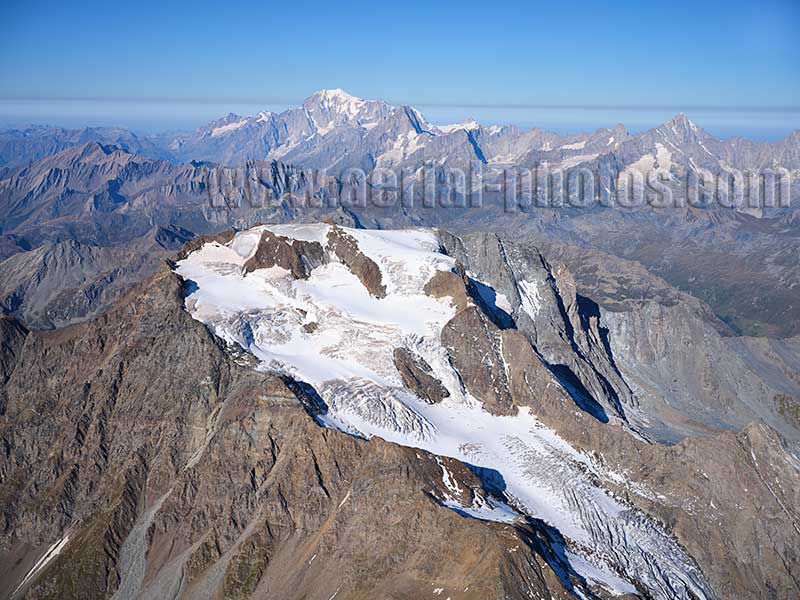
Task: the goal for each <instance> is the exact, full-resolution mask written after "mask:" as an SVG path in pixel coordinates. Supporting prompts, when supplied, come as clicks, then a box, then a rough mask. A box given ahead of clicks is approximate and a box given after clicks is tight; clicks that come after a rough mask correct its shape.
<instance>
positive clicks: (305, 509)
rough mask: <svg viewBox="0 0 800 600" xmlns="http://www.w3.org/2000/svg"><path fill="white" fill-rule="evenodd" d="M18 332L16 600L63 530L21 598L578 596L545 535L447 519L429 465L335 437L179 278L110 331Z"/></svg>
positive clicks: (466, 488)
mask: <svg viewBox="0 0 800 600" xmlns="http://www.w3.org/2000/svg"><path fill="white" fill-rule="evenodd" d="M4 324H5V325H4V327H3V330H2V331H3V343H2V346H0V347H2V349H3V363H2V364H3V365H6V366H8V369H7V371H8V375H9V378H8V381H7V382H6V383H5V384H4V385H3V390H4V393H5V394H7V396H6V397H7V398H8V399H9V404H8V406H7V411H6V413H5V415H3V416H2V418H0V436H2V439H3V442H4V443H3V446H2V454H1V455H0V472H2V475H3V477H2V479H1V480H0V498H2V507H3V509H2V523H3V527H2V530H0V595H2V596H4V597H5V596H8V595H10V594H11V592H12V591H13V590H14V589H15V588H16V587H17V586H18V585H19V583H20V582H21V581H22V580H23V579H24V577H25V575H26V573H28V571H29V570H30V569H31V568H32V567H33V565H34V563H35V562H36V561H37V560H38V559H39V558H40V557H41V556H42V555H43V554H44V552H45V550H46V549H47V548H48V547H50V546H51V545H52V544H54V542H57V541H58V540H61V539H64V536H67V541H66V543H65V544H64V545H63V548H62V549H61V550H60V553H59V554H58V555H57V556H55V557H54V558H53V559H52V560H50V561H49V562H48V563H47V564H46V566H45V568H43V569H42V570H41V571H40V572H38V573H37V574H36V576H35V577H32V578H31V579H29V580H28V582H26V583H25V585H24V586H23V587H22V589H20V591H19V593H18V594H17V597H22V596H24V597H26V598H58V599H62V598H102V597H105V598H108V597H111V596H112V595H114V594H115V591H116V593H117V595H116V596H114V597H115V598H120V599H122V598H126V599H129V598H133V597H134V596H135V595H136V594H141V595H142V597H148V598H152V597H162V596H164V595H172V593H173V592H175V593H177V594H178V595H180V596H181V597H184V598H204V597H243V598H287V599H291V598H297V599H300V598H321V599H323V600H326V599H327V598H330V597H332V596H333V595H334V594H337V591H338V595H339V596H341V597H344V598H398V599H400V598H421V597H428V596H431V595H432V594H433V592H434V590H436V589H438V588H441V589H442V590H443V592H442V593H446V594H449V595H451V597H454V598H455V597H458V598H468V599H475V600H483V599H486V598H490V599H491V598H496V599H498V600H499V599H500V598H513V599H515V600H523V599H524V598H527V597H528V591H533V592H534V593H535V594H538V595H541V596H542V597H547V598H550V597H555V598H559V599H565V598H567V597H569V594H568V593H567V592H566V590H565V589H564V587H563V586H562V584H561V581H560V579H559V578H558V577H557V576H556V575H555V573H553V571H551V570H550V569H549V568H548V567H546V566H544V563H543V561H542V560H541V559H540V558H539V556H538V554H537V551H536V548H540V547H541V542H540V541H539V538H538V536H539V535H540V534H539V533H537V532H536V530H535V529H534V528H531V527H528V526H524V525H522V526H520V527H511V526H503V525H500V524H496V523H487V522H481V521H478V520H474V519H468V518H465V517H463V516H460V515H458V514H456V513H455V512H453V511H452V510H450V509H447V508H445V507H442V506H440V504H439V502H438V501H437V500H436V498H442V497H445V495H446V493H447V490H446V489H445V488H444V487H443V483H442V471H441V467H440V466H439V463H437V461H436V460H434V458H433V457H431V456H430V455H429V454H427V453H425V452H423V451H417V450H413V449H409V448H403V447H400V446H396V445H393V444H389V443H386V442H383V441H381V440H379V439H375V440H372V441H369V442H366V441H363V440H359V439H356V438H353V437H350V436H347V435H345V434H342V433H340V432H337V431H333V430H330V429H324V428H321V427H319V426H318V425H317V424H315V423H314V421H313V420H312V419H311V418H310V417H309V416H308V415H307V414H306V412H305V411H304V410H303V408H302V405H301V403H300V402H299V401H298V400H297V398H296V397H295V395H294V394H293V393H292V392H291V391H290V389H289V388H287V387H286V385H285V384H284V383H283V382H282V381H280V380H279V379H276V378H274V377H272V376H269V375H266V374H263V373H258V372H256V371H254V370H252V369H251V368H249V367H247V366H240V365H239V364H238V362H241V361H242V358H243V357H242V356H238V357H237V356H236V355H230V356H234V358H235V360H232V359H231V358H230V357H229V354H228V352H227V351H226V350H225V349H224V348H223V347H222V346H221V345H220V342H219V341H217V340H215V339H214V338H213V337H212V336H211V335H210V334H209V333H208V331H207V330H206V329H205V328H204V327H203V326H202V325H201V324H200V323H198V322H196V321H194V320H192V319H191V318H190V317H189V315H188V314H187V313H186V312H185V310H184V308H183V293H182V283H181V281H180V280H179V279H178V278H177V277H176V276H174V275H172V274H171V273H169V272H168V271H164V272H162V273H160V274H159V275H158V276H157V277H156V278H155V279H153V280H151V281H149V282H148V283H147V284H146V285H144V286H143V287H142V288H141V289H140V290H138V291H136V292H134V293H132V294H130V295H129V296H128V297H127V298H126V299H125V300H124V301H122V302H121V303H119V304H117V305H116V306H115V307H114V308H113V309H112V310H111V311H109V312H108V313H106V314H104V315H103V316H101V317H99V318H97V319H96V320H94V321H90V322H87V323H83V324H80V325H76V326H74V327H71V328H68V329H64V330H60V331H56V332H52V333H32V334H28V335H27V336H23V333H24V332H22V331H21V330H19V328H17V327H16V326H15V325H14V324H13V322H11V321H5V322H4ZM6 325H7V326H6ZM12 354H13V355H14V356H15V359H14V360H8V357H10V356H11V355H12ZM237 361H238V362H237ZM448 464H449V465H450V468H451V470H452V472H453V473H454V474H455V475H454V477H456V480H457V482H458V486H459V487H460V488H461V489H462V491H463V492H464V493H466V494H467V496H470V495H471V494H473V493H485V492H482V490H481V484H480V482H479V481H478V480H477V479H476V478H475V477H474V476H472V475H471V474H470V472H469V470H468V469H466V468H465V467H463V465H462V466H460V467H458V466H457V461H450V462H449V463H448ZM470 490H474V492H472V491H470Z"/></svg>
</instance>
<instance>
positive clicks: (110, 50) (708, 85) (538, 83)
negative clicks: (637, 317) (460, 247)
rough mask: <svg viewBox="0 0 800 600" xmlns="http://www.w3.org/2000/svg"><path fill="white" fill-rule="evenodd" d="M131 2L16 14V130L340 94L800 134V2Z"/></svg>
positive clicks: (3, 111) (488, 114)
mask: <svg viewBox="0 0 800 600" xmlns="http://www.w3.org/2000/svg"><path fill="white" fill-rule="evenodd" d="M121 4H122V3H116V2H107V1H105V2H94V1H84V2H80V3H77V2H63V3H55V2H53V3H50V2H36V1H29V2H19V1H17V0H4V2H3V3H2V6H0V120H4V121H6V122H8V121H13V120H14V119H17V120H24V121H47V122H63V123H68V122H69V123H79V122H81V121H82V120H83V121H87V122H88V121H96V120H98V119H104V120H105V122H113V124H123V125H129V126H137V127H140V128H164V127H173V126H174V127H185V126H193V125H196V124H199V123H200V122H202V121H204V120H206V119H207V118H210V117H214V116H218V115H220V114H223V113H226V112H228V110H239V111H241V112H246V109H251V108H252V109H253V110H255V109H257V108H262V107H267V108H275V107H281V106H285V105H289V104H295V103H297V102H299V101H301V100H302V99H303V98H304V97H306V96H308V95H309V94H310V93H311V92H313V91H314V90H316V89H319V88H324V87H341V88H344V89H346V90H347V91H349V92H351V93H353V94H356V95H359V96H362V97H369V98H377V97H379V98H384V99H387V100H390V101H392V102H396V103H410V104H413V105H416V106H418V107H420V108H421V109H422V110H423V112H425V113H426V114H428V115H429V116H430V118H431V119H432V120H434V121H436V120H439V121H442V120H451V119H457V118H463V117H465V116H475V117H476V118H480V120H482V121H489V122H517V123H519V124H522V125H526V126H527V125H534V124H543V125H546V126H547V125H549V126H551V127H552V128H556V129H559V128H560V129H569V128H571V127H572V128H590V127H592V126H600V125H608V124H613V123H614V122H616V121H623V122H625V123H626V124H628V125H630V126H631V127H632V128H637V127H645V126H650V125H655V124H656V123H657V122H658V120H660V119H661V118H662V117H663V116H665V115H667V116H668V115H671V114H674V113H675V112H678V111H681V110H683V111H685V112H687V113H688V114H689V115H690V116H691V117H692V118H694V119H695V120H696V121H698V123H700V124H701V125H704V126H707V127H708V121H711V126H710V127H709V129H712V130H713V129H714V128H715V127H716V128H717V130H718V131H720V132H723V133H737V132H739V130H741V131H742V132H743V133H752V135H753V136H758V135H760V136H762V137H764V136H766V137H769V136H776V135H779V134H781V133H782V132H784V131H785V132H788V131H789V130H791V129H793V128H798V127H800V2H798V1H797V0H784V1H781V0H766V1H760V2H736V1H733V2H708V1H702V0H695V1H693V2H685V1H682V0H679V1H674V2H632V1H622V0H621V1H617V2H566V1H563V2H552V1H548V2H531V1H530V0H529V1H526V2H481V3H477V2H469V1H462V2H456V3H439V4H438V5H435V6H434V5H428V3H416V2H411V1H408V2H401V3H382V2H370V3H363V2H350V3H347V4H346V5H344V4H342V3H338V2H313V1H312V2H305V1H294V2H281V3H270V2H262V3H253V2H240V1H236V0H229V1H228V2H226V3H221V4H220V3H207V2H194V3H172V2H150V1H146V0H140V1H138V2H135V3H130V5H128V6H122V5H121ZM719 108H724V109H725V110H723V111H720V110H718V109H719ZM702 117H705V118H706V119H707V121H704V120H703V118H702ZM651 121H652V123H651ZM726 129H727V130H728V131H725V130H726ZM758 132H760V133H758Z"/></svg>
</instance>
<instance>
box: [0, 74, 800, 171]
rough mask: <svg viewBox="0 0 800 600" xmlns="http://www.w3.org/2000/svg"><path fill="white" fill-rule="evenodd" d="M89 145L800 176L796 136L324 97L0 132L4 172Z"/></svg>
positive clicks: (287, 157) (198, 156) (329, 164)
mask: <svg viewBox="0 0 800 600" xmlns="http://www.w3.org/2000/svg"><path fill="white" fill-rule="evenodd" d="M88 141H97V142H100V143H102V144H112V145H116V146H118V147H120V148H122V149H124V150H127V151H129V152H133V153H136V154H140V155H143V156H148V157H150V158H162V159H167V160H170V161H172V162H187V161H191V160H206V161H211V162H215V163H218V164H224V165H229V166H239V165H242V164H244V163H245V162H246V161H251V160H268V161H271V160H277V161H280V162H283V163H289V164H294V165H302V166H304V167H312V168H320V169H322V168H324V169H328V170H331V171H337V170H341V169H343V168H348V167H358V168H362V169H365V170H368V169H372V168H374V167H378V166H383V167H397V166H406V165H418V164H421V163H424V162H429V161H433V162H435V163H436V164H438V165H465V164H468V163H469V162H470V161H479V162H482V163H485V164H492V165H503V164H513V165H519V166H527V167H533V166H537V165H543V164H545V165H549V166H551V167H559V166H560V167H563V168H569V167H571V166H575V165H578V164H584V163H592V162H594V161H607V162H608V161H610V162H616V163H619V164H620V165H624V166H626V167H628V166H633V167H634V168H637V169H648V168H657V169H661V170H666V171H670V170H678V169H681V168H683V169H688V168H691V169H699V168H703V169H709V170H711V171H712V172H716V171H718V170H720V169H730V168H733V169H761V168H767V167H783V168H786V169H790V170H791V169H798V168H800V131H795V132H794V133H792V134H791V135H789V136H788V137H786V138H784V139H782V140H779V141H776V142H755V141H750V140H746V139H743V138H738V137H736V138H730V139H727V140H724V141H721V140H717V139H715V138H714V137H713V136H711V135H709V134H708V133H706V132H705V131H703V130H702V129H701V128H700V127H698V126H697V125H695V124H694V123H693V122H692V121H691V120H689V118H688V117H687V116H686V115H683V114H679V115H677V116H675V117H674V118H672V119H671V120H669V121H667V122H666V123H664V124H663V125H661V126H659V127H656V128H654V129H651V130H648V131H645V132H642V133H639V134H631V133H629V132H628V131H627V130H626V129H625V127H624V126H623V125H617V126H615V127H614V128H613V129H598V130H597V131H595V132H593V133H583V134H576V135H558V134H556V133H553V132H549V131H545V130H543V129H538V128H534V129H530V130H522V129H520V128H518V127H514V126H491V127H485V126H482V125H480V124H479V123H477V122H475V121H473V120H467V121H464V122H462V123H457V124H453V125H446V126H442V125H433V124H431V123H430V122H429V121H428V120H427V119H426V118H425V116H424V115H423V114H422V113H421V112H420V111H418V110H417V109H415V108H413V107H411V106H393V105H391V104H389V103H387V102H384V101H382V100H363V99H361V98H356V97H354V96H351V95H350V94H347V93H346V92H344V91H342V90H338V89H337V90H321V91H319V92H316V93H314V94H312V95H311V96H310V97H309V98H307V99H306V100H305V101H304V102H303V103H302V104H301V105H300V106H298V107H295V108H290V109H288V110H286V111H284V112H281V113H273V112H260V113H258V114H257V115H254V116H240V115H237V114H233V113H231V114H229V115H227V116H225V117H222V118H220V119H217V120H215V121H212V122H211V123H208V124H207V125H205V126H203V127H200V128H198V129H196V130H195V131H190V132H185V133H179V134H159V135H149V136H137V135H136V134H134V133H133V132H130V131H127V130H125V129H119V128H103V127H94V128H86V129H81V130H70V129H61V128H50V127H32V128H29V129H24V130H6V131H3V132H0V166H7V167H15V166H22V165H25V164H28V163H29V162H31V161H34V160H37V159H39V158H42V157H43V156H46V155H49V154H53V153H55V152H58V151H61V150H64V149H65V148H68V147H71V146H77V145H81V144H83V143H86V142H88Z"/></svg>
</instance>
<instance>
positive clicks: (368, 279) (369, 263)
mask: <svg viewBox="0 0 800 600" xmlns="http://www.w3.org/2000/svg"><path fill="white" fill-rule="evenodd" d="M328 247H329V248H330V250H331V251H332V252H333V253H334V254H335V255H336V256H337V258H338V259H339V260H340V261H341V262H342V263H343V264H344V265H345V266H347V268H348V269H350V271H351V272H352V273H353V275H355V276H356V277H358V278H359V279H360V280H361V283H362V284H364V287H365V288H367V291H368V292H369V293H370V294H372V295H373V296H375V297H376V298H384V297H385V296H386V286H385V285H384V284H383V281H382V276H381V270H380V268H379V267H378V265H377V264H375V261H373V260H372V259H371V258H369V257H368V256H366V255H364V253H363V252H361V250H359V248H358V242H357V241H356V239H355V238H354V237H353V236H351V235H350V234H348V233H347V232H346V231H344V230H343V229H342V228H341V227H337V226H336V225H333V226H331V229H330V231H329V232H328Z"/></svg>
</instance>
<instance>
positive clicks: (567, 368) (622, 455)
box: [176, 224, 790, 600]
mask: <svg viewBox="0 0 800 600" xmlns="http://www.w3.org/2000/svg"><path fill="white" fill-rule="evenodd" d="M487 248H488V247H487V246H484V247H483V249H482V250H481V253H482V255H484V256H486V255H487ZM459 255H462V256H463V257H464V259H465V260H466V259H467V257H468V250H467V249H466V247H465V246H464V244H463V242H462V241H461V240H459V239H458V238H455V237H453V236H450V235H449V234H445V233H443V232H437V231H434V230H425V229H410V230H398V231H375V230H363V229H348V228H343V227H339V226H335V225H319V224H310V225H270V226H260V227H256V228H253V229H250V230H246V231H241V232H239V233H236V234H230V235H229V236H226V237H225V238H223V239H220V238H217V239H216V240H214V241H209V242H208V243H206V244H204V245H200V246H199V247H198V249H197V250H195V251H194V252H192V253H190V254H189V255H188V256H187V257H186V258H184V259H183V260H181V261H180V262H179V263H178V265H177V268H176V272H177V273H178V274H180V275H181V276H182V277H183V278H184V279H186V280H188V281H190V282H191V283H190V286H189V289H190V293H189V295H188V296H187V298H186V308H187V309H188V310H189V312H190V314H191V315H192V316H193V317H194V318H195V319H197V320H199V321H201V322H203V323H204V324H206V325H207V326H208V327H209V328H210V330H211V331H212V332H214V333H215V334H216V335H217V336H218V337H220V338H222V339H223V340H224V341H225V342H227V343H228V344H229V346H230V348H231V349H232V351H234V350H233V349H238V351H239V352H241V351H244V352H246V353H247V354H249V355H251V356H252V357H254V358H255V359H256V361H257V367H256V368H257V369H259V370H262V371H267V372H270V373H275V374H278V375H280V376H282V377H285V378H287V379H288V380H291V381H293V382H295V384H294V385H295V386H296V389H298V390H299V394H300V396H301V398H303V399H304V403H305V404H306V407H307V410H308V411H309V412H310V413H311V414H312V415H313V416H314V417H315V419H316V420H317V421H318V422H319V423H320V424H321V425H324V426H326V427H330V428H334V429H337V430H340V431H343V432H346V433H348V434H351V435H353V436H356V437H363V438H372V437H380V438H383V439H385V440H388V441H390V442H394V443H396V444H400V445H403V446H410V447H412V448H419V449H423V450H426V451H428V452H431V453H433V454H434V455H437V456H441V457H450V458H455V459H458V460H460V461H463V462H464V463H466V464H468V465H471V468H472V469H473V470H474V471H475V472H477V473H479V474H480V476H481V478H482V479H483V480H484V482H485V484H486V485H487V487H488V488H489V489H491V490H493V494H492V495H489V496H474V495H473V496H470V495H469V494H467V495H466V496H465V494H464V489H463V484H459V480H458V478H457V477H456V476H455V475H454V474H453V473H452V472H451V471H450V470H448V468H447V467H446V466H445V464H444V463H441V462H440V465H441V469H442V473H441V478H442V483H443V488H442V489H443V490H444V491H443V492H441V493H438V494H434V496H435V497H436V499H437V501H438V502H439V503H440V504H441V505H442V506H443V507H446V508H450V509H452V510H454V511H456V512H458V513H459V514H462V515H464V516H466V517H469V518H474V519H478V520H483V521H496V522H500V523H508V524H513V523H518V522H524V521H526V520H533V521H535V522H538V523H542V524H544V525H545V526H546V527H548V528H552V530H553V531H554V532H555V534H554V535H555V536H556V537H558V538H560V539H562V542H560V544H561V545H560V546H559V547H560V550H559V551H558V552H559V553H560V554H559V555H560V557H561V558H560V559H559V561H560V562H559V561H554V560H552V556H551V563H550V564H551V566H553V568H556V569H558V568H560V569H562V573H563V577H564V580H565V581H567V582H568V583H569V585H570V586H572V587H573V590H574V593H575V595H576V596H578V597H583V598H594V597H597V596H595V594H597V593H602V594H603V597H605V595H612V596H616V595H622V594H640V593H643V594H645V595H646V597H651V598H658V599H664V600H667V599H669V600H672V599H677V598H685V599H687V600H688V599H696V598H717V597H722V596H720V595H719V593H718V592H717V591H715V589H714V585H713V584H712V583H711V580H710V579H709V573H710V571H709V572H706V569H707V568H709V567H708V564H709V563H708V561H707V560H705V559H704V558H703V557H700V556H699V555H696V554H695V555H692V554H690V553H689V552H688V551H687V549H686V548H687V546H686V545H685V544H686V543H687V541H686V540H685V539H679V537H680V534H678V533H676V529H674V523H673V524H671V525H665V524H664V523H663V522H662V521H661V520H660V519H658V518H655V517H654V514H661V513H660V512H659V511H660V510H661V508H659V509H658V510H655V509H654V507H656V506H660V507H662V508H665V507H668V506H671V505H672V503H673V502H678V503H682V505H685V503H687V502H689V503H692V505H693V506H694V505H695V504H694V503H698V504H697V505H698V506H699V505H702V506H707V505H708V502H709V501H710V502H711V506H714V501H713V500H709V499H708V498H702V497H701V496H696V495H693V494H698V492H697V491H692V492H691V493H689V496H683V495H681V496H680V500H678V496H672V494H674V493H675V492H674V490H673V491H668V489H670V488H669V486H668V485H667V484H666V483H665V481H666V479H662V480H661V484H659V483H655V482H654V481H653V480H652V479H649V478H646V477H644V476H643V472H641V471H639V467H640V465H639V462H638V461H640V460H649V459H644V458H642V457H643V456H645V455H648V454H652V453H654V452H655V454H654V455H653V456H656V455H658V456H660V457H661V458H656V459H654V460H655V464H659V461H661V460H666V461H667V462H671V461H670V459H667V458H666V457H667V456H668V454H669V452H670V451H669V450H668V449H667V448H666V447H664V448H663V453H664V454H663V455H662V454H661V453H662V449H659V448H660V447H659V446H657V445H656V446H654V445H653V444H652V443H650V442H648V441H646V439H644V438H643V432H642V430H641V429H640V428H639V426H638V425H637V423H640V422H642V423H644V422H646V421H647V416H646V415H642V414H641V413H640V409H639V408H638V407H637V401H636V399H635V397H634V396H633V395H632V394H630V392H628V393H626V392H625V389H626V384H625V383H624V381H622V380H620V379H619V378H618V377H617V378H614V374H613V373H614V372H615V371H616V367H615V366H614V364H613V359H612V357H611V356H610V355H609V354H608V352H609V350H608V348H607V346H606V345H605V344H604V343H602V342H601V341H600V338H601V337H602V334H601V333H600V330H599V329H598V327H599V326H600V325H599V323H598V320H597V317H593V319H594V320H592V318H589V317H588V316H587V315H585V314H583V315H581V313H580V310H581V309H579V308H578V304H577V301H576V298H575V296H574V283H572V284H571V283H570V281H571V280H570V278H569V276H568V274H565V273H564V272H562V271H561V270H559V269H553V268H551V267H550V266H549V265H548V264H547V263H546V261H544V259H542V258H541V256H539V255H538V254H537V253H535V252H533V253H532V254H526V253H525V252H521V251H520V250H512V249H510V248H509V249H507V250H506V251H504V252H503V253H501V254H499V255H498V256H502V257H503V258H502V260H503V261H506V262H504V264H503V266H502V267H501V270H503V269H505V270H507V271H508V272H509V273H514V276H513V277H511V278H510V279H508V280H507V281H508V282H510V283H509V284H508V285H503V287H502V291H501V289H500V288H499V287H498V288H492V287H490V286H489V285H487V282H485V281H480V280H478V279H477V278H476V277H477V276H476V275H475V274H471V273H470V272H467V271H465V270H464V267H463V264H464V263H463V261H462V260H458V258H457V257H458V256H459ZM476 266H477V265H476ZM483 266H484V267H486V265H483ZM571 286H572V287H571ZM557 367H558V368H557ZM567 373H569V376H567V375H566V374H567ZM593 377H595V378H599V380H602V381H603V382H604V385H605V386H606V387H605V390H606V392H609V391H610V390H611V389H612V388H613V389H614V390H615V391H614V392H613V393H606V394H603V392H602V390H603V388H602V386H599V385H598V384H597V381H599V380H597V379H593ZM576 381H577V382H578V383H576ZM581 390H583V391H581ZM588 390H595V391H594V392H589V391H588ZM601 440H602V441H601ZM601 449H602V450H601ZM781 460H784V461H787V464H788V461H790V459H789V458H788V457H784V458H783V459H781ZM651 468H653V469H655V470H656V471H658V470H663V469H664V466H663V465H661V466H651ZM663 477H667V476H666V475H664V476H663ZM646 479H648V482H647V483H646V482H645V480H646ZM660 485H663V487H659V486H660ZM701 494H702V493H701ZM681 510H683V509H681ZM703 510H705V509H703ZM675 514H677V513H675ZM680 518H682V517H680ZM703 528H704V529H705V526H703ZM715 535H716V534H715ZM676 536H677V537H676ZM552 549H553V547H552V546H551V550H552ZM559 565H560V566H559ZM715 576H716V575H715Z"/></svg>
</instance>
